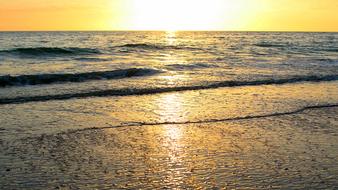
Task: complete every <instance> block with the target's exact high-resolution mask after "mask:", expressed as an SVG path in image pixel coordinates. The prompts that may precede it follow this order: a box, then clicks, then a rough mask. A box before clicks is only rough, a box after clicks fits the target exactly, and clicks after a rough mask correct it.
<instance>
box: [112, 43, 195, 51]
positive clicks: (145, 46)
mask: <svg viewBox="0 0 338 190" xmlns="http://www.w3.org/2000/svg"><path fill="white" fill-rule="evenodd" d="M115 47H117V48H129V49H145V50H200V48H194V47H190V46H182V45H161V44H146V43H135V44H124V45H120V46H115Z"/></svg>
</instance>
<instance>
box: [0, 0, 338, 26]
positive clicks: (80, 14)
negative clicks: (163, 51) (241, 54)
mask: <svg viewBox="0 0 338 190" xmlns="http://www.w3.org/2000/svg"><path fill="white" fill-rule="evenodd" d="M0 30H249V31H250V30H254V31H338V1H337V0H72V1H70V0H58V1H47V0H0Z"/></svg>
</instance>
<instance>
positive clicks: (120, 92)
mask: <svg viewBox="0 0 338 190" xmlns="http://www.w3.org/2000/svg"><path fill="white" fill-rule="evenodd" d="M336 80H338V75H326V76H299V77H294V78H288V79H266V80H257V81H222V82H218V83H212V84H208V85H200V86H180V87H167V88H145V89H129V88H126V89H110V90H100V91H93V92H81V93H73V94H59V95H47V96H29V97H16V98H4V99H0V105H2V104H20V103H27V102H41V101H51V100H67V99H73V98H88V97H107V96H136V95H151V94H159V93H169V92H181V91H192V90H206V89H216V88H222V87H240V86H260V85H283V84H292V83H299V82H325V81H336Z"/></svg>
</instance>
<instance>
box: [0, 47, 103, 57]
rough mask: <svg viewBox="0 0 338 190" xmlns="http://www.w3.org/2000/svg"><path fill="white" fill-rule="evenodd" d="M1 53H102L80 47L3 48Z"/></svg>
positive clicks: (53, 54) (48, 54)
mask: <svg viewBox="0 0 338 190" xmlns="http://www.w3.org/2000/svg"><path fill="white" fill-rule="evenodd" d="M0 53H7V54H12V55H19V56H57V55H88V54H101V52H100V50H98V49H91V48H78V47H65V48H59V47H35V48H14V49H9V50H1V51H0Z"/></svg>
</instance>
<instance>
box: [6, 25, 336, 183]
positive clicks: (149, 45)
mask: <svg viewBox="0 0 338 190" xmlns="http://www.w3.org/2000/svg"><path fill="white" fill-rule="evenodd" d="M0 37H3V38H0V42H1V43H2V44H3V46H2V47H1V48H0V176H1V178H0V189H336V188H337V187H338V180H337V177H336V176H338V166H337V164H336V163H337V162H338V151H337V148H336V147H337V145H338V117H337V115H338V82H337V81H338V64H337V63H338V57H337V55H336V50H337V48H338V47H337V42H338V35H337V33H273V32H272V33H268V32H267V33H263V32H262V33H259V32H257V33H256V32H177V33H173V32H28V33H25V32H23V33H20V32H8V33H6V32H5V33H0ZM98 42H100V43H98Z"/></svg>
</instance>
